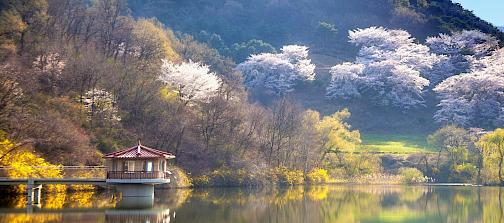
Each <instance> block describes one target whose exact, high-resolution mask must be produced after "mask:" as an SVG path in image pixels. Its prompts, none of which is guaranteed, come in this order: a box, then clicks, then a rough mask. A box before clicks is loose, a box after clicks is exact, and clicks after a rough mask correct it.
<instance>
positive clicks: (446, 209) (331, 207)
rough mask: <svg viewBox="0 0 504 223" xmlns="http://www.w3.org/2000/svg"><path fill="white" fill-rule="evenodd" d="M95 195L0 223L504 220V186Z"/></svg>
mask: <svg viewBox="0 0 504 223" xmlns="http://www.w3.org/2000/svg"><path fill="white" fill-rule="evenodd" d="M95 193H96V192H83V193H70V194H66V195H65V196H62V195H58V194H53V195H51V194H48V195H47V196H54V197H53V198H51V199H47V200H48V202H49V201H50V202H53V203H45V204H43V205H42V208H36V207H34V208H31V209H28V208H12V209H0V222H15V223H18V222H19V223H24V222H76V223H77V222H97V223H103V222H169V221H171V220H173V219H175V222H195V223H199V222H201V223H203V222H205V223H208V222H243V223H251V222H279V223H283V222H289V223H291V222H292V223H297V222H322V223H323V222H331V223H339V222H345V223H354V222H476V223H478V222H504V206H503V205H504V188H490V187H482V188H479V187H478V188H477V187H422V186H417V187H405V186H358V185H345V186H316V187H289V188H269V189H245V188H220V189H218V188H214V189H203V190H194V191H192V190H164V191H156V197H155V199H154V200H150V201H148V204H149V207H146V208H143V209H142V208H141V207H140V206H139V205H141V204H142V202H140V201H138V200H130V201H129V202H130V204H131V206H129V207H130V209H123V208H122V207H125V206H124V204H125V202H128V201H127V200H124V199H120V198H117V199H116V198H115V197H114V196H112V194H109V193H96V194H95ZM58 196H59V197H58ZM61 200H64V202H63V204H62V202H61ZM152 202H153V203H152ZM12 204H13V205H14V204H15V202H13V203H12ZM152 205H153V207H152ZM12 207H14V206H12Z"/></svg>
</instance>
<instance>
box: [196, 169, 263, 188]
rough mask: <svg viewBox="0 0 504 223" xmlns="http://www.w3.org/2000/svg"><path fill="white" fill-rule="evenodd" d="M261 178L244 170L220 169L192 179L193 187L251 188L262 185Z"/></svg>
mask: <svg viewBox="0 0 504 223" xmlns="http://www.w3.org/2000/svg"><path fill="white" fill-rule="evenodd" d="M263 180H264V179H263V177H258V176H256V175H254V174H252V172H250V171H247V170H245V169H238V170H236V169H231V168H228V167H222V168H219V169H216V170H213V171H211V172H209V173H207V174H204V175H201V176H198V177H196V178H195V179H194V181H193V183H194V185H195V186H207V187H208V186H210V187H212V186H252V185H261V184H263V183H264V182H263Z"/></svg>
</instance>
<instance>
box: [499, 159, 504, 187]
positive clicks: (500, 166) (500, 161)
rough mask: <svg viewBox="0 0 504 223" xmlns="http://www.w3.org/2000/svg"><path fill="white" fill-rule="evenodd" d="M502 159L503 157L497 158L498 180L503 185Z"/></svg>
mask: <svg viewBox="0 0 504 223" xmlns="http://www.w3.org/2000/svg"><path fill="white" fill-rule="evenodd" d="M503 161H504V157H500V158H499V182H500V185H501V186H504V179H503V178H502V162H503Z"/></svg>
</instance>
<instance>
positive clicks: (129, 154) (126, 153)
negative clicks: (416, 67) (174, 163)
mask: <svg viewBox="0 0 504 223" xmlns="http://www.w3.org/2000/svg"><path fill="white" fill-rule="evenodd" d="M103 158H116V159H128V158H130V159H131V158H165V159H173V158H175V156H174V155H173V154H171V153H169V152H165V151H161V150H157V149H152V148H149V147H147V146H143V145H141V144H140V142H139V143H138V145H136V146H134V147H131V148H126V149H122V150H119V151H115V152H112V153H108V154H105V155H104V156H103Z"/></svg>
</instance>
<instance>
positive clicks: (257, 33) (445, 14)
mask: <svg viewBox="0 0 504 223" xmlns="http://www.w3.org/2000/svg"><path fill="white" fill-rule="evenodd" d="M129 6H130V8H131V10H132V13H133V15H134V16H136V17H156V18H158V19H159V20H160V21H161V22H163V23H165V24H166V25H167V26H169V27H171V28H173V29H174V30H175V31H181V32H184V33H189V34H192V35H194V36H196V37H197V38H198V39H199V40H201V41H205V42H208V43H210V45H211V46H212V47H214V48H217V49H219V50H220V51H221V52H222V53H229V52H227V51H226V49H225V48H230V50H232V48H233V44H244V43H247V42H248V41H250V40H252V39H257V40H262V41H264V42H265V43H269V44H271V45H273V46H274V47H275V48H279V47H281V46H282V45H286V44H293V43H300V44H304V45H308V46H309V47H311V48H312V51H315V52H316V53H318V52H321V53H323V54H328V55H336V56H338V57H341V55H340V54H346V53H347V52H348V50H347V49H346V47H347V46H348V44H347V38H346V36H347V31H348V30H352V29H356V28H366V27H370V26H384V27H387V28H401V29H405V30H407V31H408V32H410V33H412V34H413V35H414V36H415V37H417V38H419V39H420V40H423V39H425V38H426V37H427V36H433V35H437V34H439V33H449V32H451V31H455V30H462V29H468V30H470V29H478V30H481V31H483V32H485V33H489V34H492V35H495V36H497V37H498V38H499V39H500V40H504V34H502V33H501V32H499V31H498V29H497V28H496V27H494V26H492V25H491V24H490V23H488V22H486V21H484V20H481V19H480V18H478V17H477V16H475V15H474V14H473V13H472V12H471V11H468V10H465V9H463V8H462V6H461V5H459V4H456V3H452V2H451V1H450V0H429V1H425V0H409V1H408V0H357V1H345V0H335V1H330V0H317V1H286V0H280V1H279V0H258V1H253V2H251V1H246V0H233V1H230V0H218V1H214V0H200V1H186V2H183V3H182V2H180V1H175V0H150V1H142V0H129ZM202 32H205V33H206V34H205V35H202ZM230 55H231V56H234V54H233V53H232V52H231V53H230ZM235 59H241V58H237V57H235ZM237 62H241V61H237Z"/></svg>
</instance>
